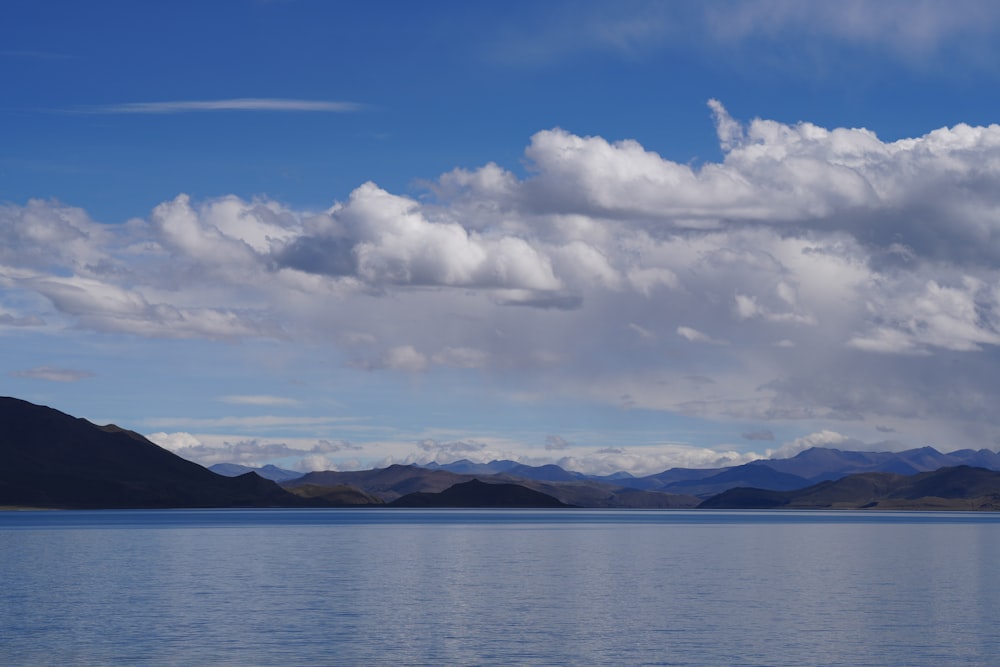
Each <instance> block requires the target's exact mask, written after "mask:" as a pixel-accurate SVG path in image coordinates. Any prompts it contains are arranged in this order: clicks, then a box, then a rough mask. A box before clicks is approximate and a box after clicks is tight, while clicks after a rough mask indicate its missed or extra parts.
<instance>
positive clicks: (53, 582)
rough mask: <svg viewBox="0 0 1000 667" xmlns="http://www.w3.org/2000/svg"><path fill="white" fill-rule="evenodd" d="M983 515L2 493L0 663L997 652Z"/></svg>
mask: <svg viewBox="0 0 1000 667" xmlns="http://www.w3.org/2000/svg"><path fill="white" fill-rule="evenodd" d="M997 618H1000V515H996V514H937V513H852V512H836V513H824V512H801V513H793V512H769V513H757V512H742V513H741V512H693V511H588V510H579V511H577V510H569V511H565V510H564V511H555V512H552V511H478V510H466V511H462V510H456V511H450V510H432V511H427V510H304V511H300V510H263V511H260V510H222V511H216V510H196V511H153V512H147V511H105V512H0V664H3V665H107V664H121V665H126V664H127V665H133V664H139V665H142V664H147V665H241V666H242V665H311V666H315V665H383V664H384V665H441V664H446V665H510V664H531V665H643V664H649V665H713V666H719V665H796V666H801V665H851V666H856V665H934V666H939V665H996V664H997V661H998V660H1000V633H997V632H996V628H995V623H996V619H997Z"/></svg>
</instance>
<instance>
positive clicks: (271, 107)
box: [74, 97, 365, 114]
mask: <svg viewBox="0 0 1000 667" xmlns="http://www.w3.org/2000/svg"><path fill="white" fill-rule="evenodd" d="M364 108H365V105H363V104H358V103H356V102H335V101H325V100H295V99H281V98H269V97H241V98H236V99H231V100H186V101H166V102H127V103H125V104H111V105H107V106H92V107H79V108H77V109H74V111H75V112H77V113H92V114H176V113H192V112H203V111H291V112H326V113H350V112H354V111H361V110H362V109H364Z"/></svg>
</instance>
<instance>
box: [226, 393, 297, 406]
mask: <svg viewBox="0 0 1000 667" xmlns="http://www.w3.org/2000/svg"><path fill="white" fill-rule="evenodd" d="M219 400H220V401H222V402H223V403H229V404H230V405H296V404H297V403H298V402H297V401H295V400H293V399H291V398H283V397H281V396H263V395H237V394H233V395H229V396H220V397H219Z"/></svg>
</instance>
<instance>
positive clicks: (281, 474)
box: [208, 463, 305, 482]
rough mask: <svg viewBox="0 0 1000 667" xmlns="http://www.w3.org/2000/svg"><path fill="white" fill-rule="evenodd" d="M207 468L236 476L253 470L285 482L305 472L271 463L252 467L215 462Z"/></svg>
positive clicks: (218, 473)
mask: <svg viewBox="0 0 1000 667" xmlns="http://www.w3.org/2000/svg"><path fill="white" fill-rule="evenodd" d="M208 469H209V470H211V471H212V472H214V473H216V474H217V475H225V476H226V477H237V476H239V475H245V474H247V473H248V472H253V473H257V475H258V476H260V477H263V478H264V479H269V480H271V481H274V482H287V481H289V480H293V479H298V478H299V477H302V475H304V474H305V473H301V472H296V471H295V470H286V469H284V468H279V467H278V466H274V465H271V464H270V463H269V464H267V465H266V466H263V467H261V468H252V467H250V466H243V465H240V464H238V463H216V464H215V465H211V466H209V467H208Z"/></svg>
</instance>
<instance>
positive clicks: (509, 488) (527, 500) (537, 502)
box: [390, 479, 571, 508]
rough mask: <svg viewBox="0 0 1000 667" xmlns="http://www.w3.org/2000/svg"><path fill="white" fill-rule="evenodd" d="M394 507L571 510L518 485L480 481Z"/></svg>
mask: <svg viewBox="0 0 1000 667" xmlns="http://www.w3.org/2000/svg"><path fill="white" fill-rule="evenodd" d="M390 505H391V506H392V507H538V508H545V507H571V506H570V505H566V504H565V503H562V502H560V501H558V500H556V499H555V498H553V497H552V496H548V495H546V494H544V493H540V492H538V491H535V490H533V489H529V488H527V487H524V486H520V485H518V484H506V483H499V484H487V483H486V482H482V481H480V480H478V479H472V480H469V481H468V482H462V483H460V484H455V485H454V486H450V487H448V488H447V489H445V490H444V491H441V492H440V493H425V492H418V493H411V494H408V495H405V496H403V497H401V498H397V499H396V500H394V501H392V502H391V503H390Z"/></svg>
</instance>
